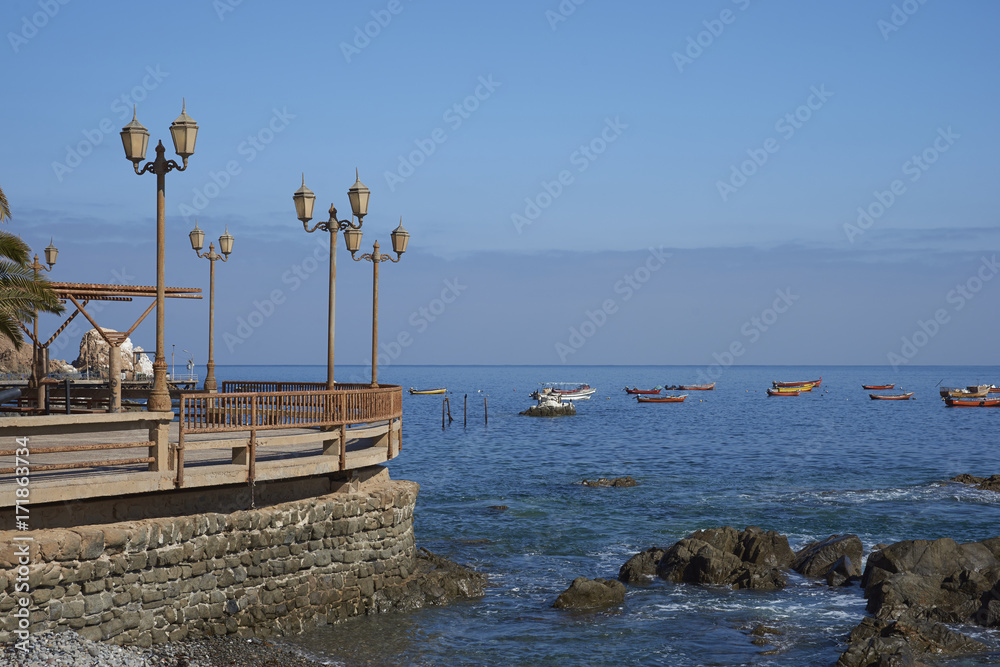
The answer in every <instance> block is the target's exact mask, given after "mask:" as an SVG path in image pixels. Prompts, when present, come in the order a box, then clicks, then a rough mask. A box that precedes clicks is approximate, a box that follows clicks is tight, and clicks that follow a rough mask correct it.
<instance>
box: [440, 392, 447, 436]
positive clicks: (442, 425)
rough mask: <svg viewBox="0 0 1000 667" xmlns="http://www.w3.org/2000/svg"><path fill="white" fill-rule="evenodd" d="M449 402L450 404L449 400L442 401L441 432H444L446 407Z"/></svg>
mask: <svg viewBox="0 0 1000 667" xmlns="http://www.w3.org/2000/svg"><path fill="white" fill-rule="evenodd" d="M447 402H448V399H447V398H445V399H442V400H441V430H442V431H443V430H444V405H445V403H447Z"/></svg>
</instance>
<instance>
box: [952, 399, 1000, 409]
mask: <svg viewBox="0 0 1000 667" xmlns="http://www.w3.org/2000/svg"><path fill="white" fill-rule="evenodd" d="M944 404H945V405H947V406H948V407H949V408H1000V396H998V397H997V398H952V397H951V396H946V397H945V399H944Z"/></svg>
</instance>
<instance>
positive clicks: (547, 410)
mask: <svg viewBox="0 0 1000 667" xmlns="http://www.w3.org/2000/svg"><path fill="white" fill-rule="evenodd" d="M519 414H522V415H527V416H528V417H569V416H572V415H575V414H576V406H574V405H573V402H572V401H566V402H565V403H560V404H559V405H532V406H531V407H530V408H528V409H527V410H525V411H524V412H521V413H519Z"/></svg>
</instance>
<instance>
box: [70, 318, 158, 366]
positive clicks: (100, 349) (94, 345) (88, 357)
mask: <svg viewBox="0 0 1000 667" xmlns="http://www.w3.org/2000/svg"><path fill="white" fill-rule="evenodd" d="M101 329H102V330H103V331H112V332H113V331H114V329H108V328H107V327H101ZM110 349H111V348H110V347H109V346H108V343H107V342H106V341H105V340H104V338H102V337H101V335H100V334H99V333H98V332H97V329H91V330H90V331H88V332H87V333H85V334H83V338H81V339H80V356H79V357H77V358H76V360H75V361H74V362H73V366H74V367H75V368H76V369H77V370H87V369H89V370H90V371H91V372H93V373H103V374H105V375H106V374H107V372H108V366H109V361H108V360H109V359H110ZM119 350H120V353H121V357H122V365H121V369H122V371H124V372H125V373H127V374H128V375H129V376H131V375H134V374H144V375H152V373H153V362H151V361H150V360H149V356H148V355H146V354H143V349H142V348H141V347H133V345H132V339H131V338H126V339H125V342H124V343H122V344H121V347H120V348H119Z"/></svg>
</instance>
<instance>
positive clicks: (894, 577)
mask: <svg viewBox="0 0 1000 667" xmlns="http://www.w3.org/2000/svg"><path fill="white" fill-rule="evenodd" d="M861 585H862V587H863V588H864V589H865V597H866V598H867V599H868V606H867V609H868V611H869V612H870V613H872V614H873V615H874V618H866V619H865V620H864V621H862V623H861V624H860V625H859V626H858V627H857V628H855V630H854V631H853V632H852V633H851V637H850V640H849V642H850V646H849V648H848V650H847V651H846V652H845V653H844V654H843V655H842V656H841V658H840V661H839V662H838V663H837V664H838V665H839V666H841V667H856V666H867V665H894V664H901V665H902V664H913V661H914V660H916V659H917V658H916V657H915V656H919V655H920V654H921V653H926V652H935V653H938V652H947V653H959V652H967V651H978V650H982V649H983V648H984V647H983V646H982V644H980V643H979V642H976V641H974V640H972V639H970V638H968V637H966V636H964V635H962V634H960V633H957V632H954V631H952V630H949V629H948V628H946V627H945V626H943V625H941V624H942V623H976V624H978V625H982V626H986V627H998V626H1000V537H994V538H991V539H988V540H983V541H982V542H969V543H966V544H958V543H956V542H955V541H954V540H952V539H948V538H942V539H939V540H933V541H930V540H909V541H905V542H897V543H896V544H892V545H890V546H887V547H885V548H883V549H880V550H878V551H875V552H873V553H872V554H871V555H870V556H869V557H868V564H867V565H866V566H865V572H864V575H863V576H862V578H861Z"/></svg>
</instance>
